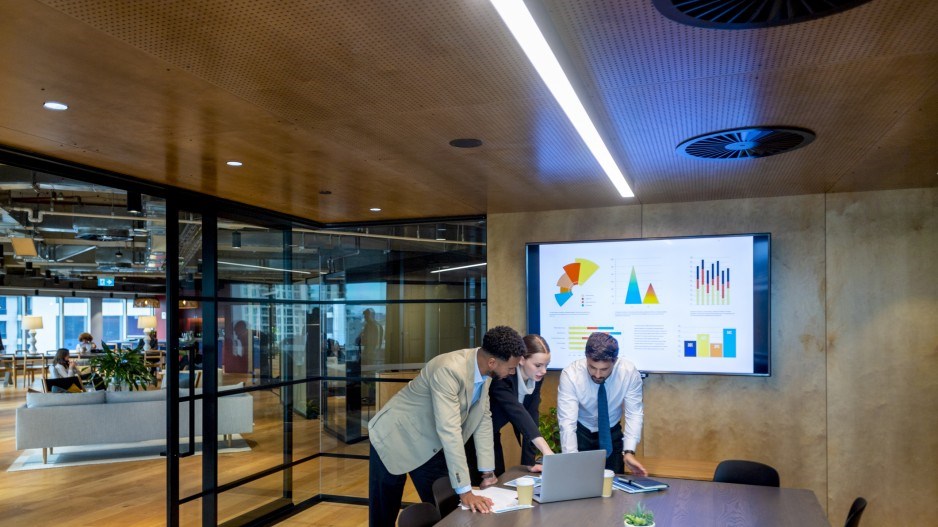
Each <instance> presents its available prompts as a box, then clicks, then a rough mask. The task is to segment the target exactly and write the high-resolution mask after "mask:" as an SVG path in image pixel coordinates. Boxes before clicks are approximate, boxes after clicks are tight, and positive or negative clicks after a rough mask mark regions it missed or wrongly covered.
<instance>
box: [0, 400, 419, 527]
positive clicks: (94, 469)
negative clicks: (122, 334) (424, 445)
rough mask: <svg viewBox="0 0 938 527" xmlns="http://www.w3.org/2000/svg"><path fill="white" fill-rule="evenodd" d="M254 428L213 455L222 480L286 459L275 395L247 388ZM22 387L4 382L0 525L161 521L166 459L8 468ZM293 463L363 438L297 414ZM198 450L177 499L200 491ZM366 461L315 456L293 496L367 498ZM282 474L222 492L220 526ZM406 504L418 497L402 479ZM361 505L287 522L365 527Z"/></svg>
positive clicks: (184, 469) (192, 508) (328, 508)
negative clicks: (230, 449) (246, 446)
mask: <svg viewBox="0 0 938 527" xmlns="http://www.w3.org/2000/svg"><path fill="white" fill-rule="evenodd" d="M253 394H254V397H255V405H254V414H255V428H254V433H252V434H243V435H244V437H245V439H247V440H248V442H249V443H250V444H251V446H252V450H251V452H241V453H232V454H222V455H220V456H219V483H226V482H229V481H233V480H235V479H238V478H241V477H244V476H247V475H250V474H253V473H256V472H259V471H261V470H263V469H266V468H268V467H271V466H274V465H276V464H278V463H280V462H282V461H283V433H282V432H283V425H282V422H281V411H282V410H281V405H280V404H279V402H280V400H279V395H278V394H277V392H275V391H272V390H267V391H260V392H253ZM25 400H26V397H25V390H24V389H23V388H22V386H20V387H17V388H14V387H10V386H5V387H0V525H3V526H25V527H39V526H45V525H56V526H102V525H103V526H109V525H120V526H127V527H133V526H150V525H165V523H166V521H165V518H166V489H165V486H166V462H165V461H164V460H151V461H136V462H123V463H111V464H103V465H85V466H79V467H61V468H51V469H44V470H31V471H20V472H7V471H6V469H7V468H8V467H9V466H10V465H11V464H12V463H13V462H14V461H15V460H16V458H17V457H18V456H19V455H20V454H21V453H22V452H20V451H17V450H15V448H16V444H15V443H16V441H15V436H14V428H15V409H16V408H17V407H18V406H22V405H23V404H24V403H25ZM293 442H294V445H293V448H294V456H295V457H294V459H298V458H301V457H306V456H309V455H312V454H315V453H318V452H320V451H323V452H339V453H348V454H360V455H367V454H368V443H367V442H362V443H358V444H354V445H345V444H343V443H342V442H341V441H337V440H336V439H335V438H334V437H332V436H331V435H329V434H328V433H325V432H323V431H322V430H321V424H320V422H319V420H318V419H315V420H306V419H302V418H297V419H295V420H294V432H293ZM201 463H202V457H201V456H191V457H187V458H184V459H182V460H181V461H180V473H181V477H180V486H181V496H186V495H189V494H192V493H195V492H197V491H198V490H199V489H200V487H201V478H202V472H201ZM367 478H368V461H367V460H356V459H335V458H319V459H315V460H313V461H311V462H308V463H304V464H302V465H299V466H297V467H295V468H294V470H293V479H292V481H293V488H294V500H295V501H296V502H301V501H303V500H306V499H309V498H311V497H314V496H316V495H318V494H320V493H325V494H336V495H344V496H356V497H362V498H366V497H367V493H368V490H367V488H368V486H367ZM282 485H283V475H282V473H277V474H275V475H273V476H268V477H265V478H262V479H260V480H257V481H255V482H252V483H250V484H247V485H244V486H242V487H238V488H236V489H233V490H231V491H229V492H226V493H224V494H222V495H221V496H219V506H218V508H219V522H223V521H225V520H227V519H231V518H234V517H236V516H239V515H241V514H244V513H247V512H249V511H250V510H252V509H254V508H257V507H260V506H262V505H264V504H265V503H268V502H270V501H273V500H275V499H277V498H279V497H280V496H281V495H282V494H281V489H282ZM404 499H405V500H408V501H416V500H417V497H416V492H415V491H414V489H413V487H412V486H410V485H409V484H408V489H407V491H406V493H405V496H404ZM180 517H181V524H182V525H185V526H197V525H201V508H200V503H199V500H195V501H193V502H191V503H189V504H185V505H183V506H182V507H181V510H180ZM367 518H368V511H367V507H365V506H354V505H339V504H319V505H316V506H314V507H312V508H311V509H310V510H309V511H306V512H304V513H302V514H300V515H298V516H295V517H292V518H290V519H288V520H287V521H285V522H284V523H283V525H293V526H296V525H365V524H366V523H367Z"/></svg>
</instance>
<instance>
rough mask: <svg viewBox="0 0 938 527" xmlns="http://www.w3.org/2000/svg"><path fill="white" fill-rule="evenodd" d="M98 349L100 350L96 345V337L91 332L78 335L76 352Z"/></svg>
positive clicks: (89, 351)
mask: <svg viewBox="0 0 938 527" xmlns="http://www.w3.org/2000/svg"><path fill="white" fill-rule="evenodd" d="M60 351H61V350H60ZM96 351H98V347H97V346H96V345H95V343H94V337H93V336H92V335H91V333H87V332H86V333H82V334H81V335H78V347H77V348H76V349H75V353H78V354H82V353H93V352H96Z"/></svg>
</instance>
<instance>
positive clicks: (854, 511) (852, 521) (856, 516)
mask: <svg viewBox="0 0 938 527" xmlns="http://www.w3.org/2000/svg"><path fill="white" fill-rule="evenodd" d="M865 510H866V500H865V499H863V498H857V499H855V500H853V505H851V506H850V512H848V513H847V522H846V523H844V527H858V526H859V525H860V516H863V511H865Z"/></svg>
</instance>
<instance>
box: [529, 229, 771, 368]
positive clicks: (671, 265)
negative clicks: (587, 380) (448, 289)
mask: <svg viewBox="0 0 938 527" xmlns="http://www.w3.org/2000/svg"><path fill="white" fill-rule="evenodd" d="M770 241H771V237H770V235H769V234H744V235H726V236H697V237H686V238H653V239H651V238H646V239H635V240H599V241H579V242H557V243H528V244H527V309H528V331H529V332H530V333H539V334H540V335H542V336H543V337H544V338H545V339H546V340H547V342H548V344H549V345H550V349H551V362H550V369H563V367H564V366H566V365H567V364H569V363H570V362H572V361H574V360H577V359H581V358H583V357H584V354H583V353H584V350H585V344H586V339H587V337H588V336H589V335H590V334H591V333H593V332H594V331H604V332H607V333H610V334H612V335H613V336H614V337H616V340H618V341H619V357H624V358H626V359H628V360H630V361H632V362H633V363H634V364H635V365H636V367H637V368H638V369H639V370H640V371H642V372H646V373H700V374H724V375H761V376H768V375H770V374H771V368H770V364H771V361H770V353H769V285H770V274H769V271H770V269H769V248H770V247H769V246H770Z"/></svg>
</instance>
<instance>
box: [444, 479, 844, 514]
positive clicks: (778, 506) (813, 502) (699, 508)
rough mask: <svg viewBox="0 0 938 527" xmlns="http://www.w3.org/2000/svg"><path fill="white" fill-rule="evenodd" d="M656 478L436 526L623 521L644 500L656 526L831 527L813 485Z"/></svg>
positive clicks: (461, 511) (461, 512) (500, 481)
mask: <svg viewBox="0 0 938 527" xmlns="http://www.w3.org/2000/svg"><path fill="white" fill-rule="evenodd" d="M524 474H527V472H524V471H523V470H519V469H517V468H513V469H510V470H509V471H508V472H506V473H505V474H503V475H502V477H501V478H499V483H500V484H501V483H503V482H505V481H511V480H512V479H514V478H516V477H518V476H522V475H524ZM654 479H656V480H659V481H663V482H665V483H668V484H669V485H671V488H669V489H666V490H663V491H658V492H649V493H645V494H627V493H625V492H622V491H619V490H613V491H612V497H610V498H589V499H582V500H571V501H560V502H555V503H545V504H543V505H541V504H538V503H535V504H534V508H533V509H525V510H520V511H512V512H504V513H501V514H493V513H490V514H479V513H472V512H470V511H464V510H462V509H456V510H455V511H454V512H452V513H450V514H449V515H447V516H446V517H445V518H443V521H441V522H440V523H438V524H437V527H440V526H442V527H456V526H472V527H476V526H498V527H504V526H509V525H546V526H553V525H556V526H565V527H568V526H571V525H586V526H591V525H609V526H613V525H622V515H623V514H625V513H626V512H627V511H630V510H632V509H633V508H634V507H635V505H636V504H637V503H638V502H639V501H641V502H644V504H645V506H646V507H647V508H648V509H650V510H651V511H652V512H654V513H655V525H656V527H685V526H692V527H708V526H713V527H744V526H745V527H750V526H751V527H773V526H779V527H783V526H784V527H789V526H790V527H830V523H828V521H827V518H826V516H825V515H824V511H823V510H822V509H821V504H820V503H819V502H818V500H817V497H816V496H815V495H814V493H813V492H811V491H810V490H805V489H784V488H776V487H758V486H754V485H736V484H732V483H713V482H712V481H692V480H684V479H669V478H657V477H656V478H654ZM506 488H508V487H506Z"/></svg>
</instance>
